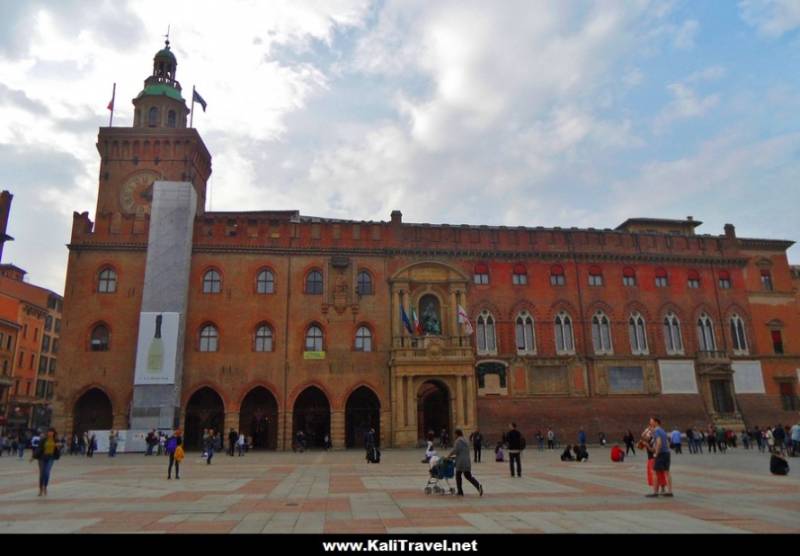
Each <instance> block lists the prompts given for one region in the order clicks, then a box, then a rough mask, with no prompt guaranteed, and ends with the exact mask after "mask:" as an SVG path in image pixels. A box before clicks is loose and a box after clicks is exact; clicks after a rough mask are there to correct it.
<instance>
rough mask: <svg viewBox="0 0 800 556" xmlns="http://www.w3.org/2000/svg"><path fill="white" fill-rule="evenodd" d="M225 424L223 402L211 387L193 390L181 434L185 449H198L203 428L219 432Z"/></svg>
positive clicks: (200, 445)
mask: <svg viewBox="0 0 800 556" xmlns="http://www.w3.org/2000/svg"><path fill="white" fill-rule="evenodd" d="M224 424H225V404H224V403H223V402H222V398H221V397H220V396H219V394H217V393H216V392H215V391H214V390H212V389H211V388H208V387H206V388H201V389H200V390H198V391H197V392H195V393H194V394H193V395H192V397H191V398H189V403H188V404H187V405H186V426H185V428H186V432H185V434H184V436H183V439H184V442H185V443H186V448H187V449H190V450H192V449H199V448H201V447H202V444H203V430H204V429H214V433H215V434H216V433H217V432H221V433H222V434H223V436H224V435H225V431H223V430H222V427H223V425H224Z"/></svg>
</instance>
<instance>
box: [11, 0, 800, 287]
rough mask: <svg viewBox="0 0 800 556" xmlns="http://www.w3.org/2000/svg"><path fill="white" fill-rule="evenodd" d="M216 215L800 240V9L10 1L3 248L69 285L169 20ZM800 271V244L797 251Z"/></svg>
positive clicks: (507, 0)
mask: <svg viewBox="0 0 800 556" xmlns="http://www.w3.org/2000/svg"><path fill="white" fill-rule="evenodd" d="M168 26H169V29H170V40H171V44H172V50H173V52H174V53H175V55H176V56H177V59H178V67H177V78H178V80H179V81H180V82H181V84H182V86H183V90H184V98H187V99H189V100H191V89H192V86H193V85H195V86H196V87H197V90H198V92H200V94H201V95H202V96H203V97H204V99H205V100H206V101H207V103H208V108H207V111H206V112H205V113H204V112H202V111H200V110H198V112H197V114H196V116H195V118H194V125H195V127H196V128H197V130H198V131H199V132H200V134H201V136H202V137H203V140H204V141H205V143H206V145H207V146H208V148H209V151H210V152H211V154H212V156H213V162H212V164H213V174H212V177H211V180H210V181H209V191H210V194H209V196H208V197H209V198H208V203H207V207H206V209H207V210H233V211H235V210H289V209H297V210H299V211H300V212H301V213H302V214H305V215H310V216H321V217H329V218H343V219H352V220H384V221H386V220H389V215H390V213H391V211H392V210H394V209H399V210H401V211H402V213H403V220H404V221H406V222H429V223H449V224H488V225H507V226H546V227H550V226H561V227H564V228H569V227H572V226H577V227H595V228H614V227H616V226H617V225H619V224H620V223H622V222H623V221H624V220H626V219H627V218H631V217H659V218H685V217H686V216H688V215H692V216H693V217H694V218H695V219H696V220H700V221H702V222H704V224H703V226H701V227H700V228H698V230H697V231H698V233H705V234H713V235H720V234H722V233H723V226H724V224H725V223H728V222H730V223H733V224H734V225H735V226H736V231H737V235H739V236H740V237H763V238H772V239H790V240H800V218H799V217H798V207H799V206H800V187H798V185H799V184H800V71H798V70H799V69H800V1H798V0H706V1H704V2H695V1H690V0H686V1H683V0H660V1H649V0H631V1H627V2H624V1H621V0H614V1H596V2H587V1H583V0H580V1H577V0H576V1H573V0H559V1H557V2H556V1H549V2H545V1H536V0H523V1H516V0H504V1H503V2H485V1H470V0H437V1H430V0H402V1H394V0H378V1H369V0H320V1H312V0H288V1H281V0H271V1H269V2H261V1H240V2H217V1H208V0H199V1H198V0H194V1H181V0H173V1H170V2H163V1H155V0H113V1H112V0H28V1H25V2H22V1H18V0H0V188H2V189H7V190H9V191H11V192H12V193H13V194H14V201H13V205H12V213H11V219H10V222H9V229H8V233H9V234H10V235H11V236H13V237H14V238H15V241H13V242H11V243H10V244H9V245H8V246H7V247H6V250H5V253H4V257H3V262H5V263H13V264H16V265H17V266H20V267H22V268H24V269H26V270H27V271H28V272H29V275H28V277H27V278H28V280H29V281H30V282H32V283H35V284H38V285H42V286H44V287H47V288H50V289H52V290H54V291H57V292H62V291H63V287H64V280H65V274H66V262H67V256H68V251H67V248H66V244H67V243H68V242H69V238H70V231H71V226H72V213H73V211H77V212H84V211H89V213H90V215H91V216H92V218H93V217H94V209H95V206H96V198H97V189H98V172H99V161H100V159H99V156H98V154H97V150H96V147H95V143H96V140H97V132H98V128H99V127H101V126H106V125H108V116H109V114H108V110H107V109H106V106H107V104H108V102H109V100H110V99H111V90H112V84H113V83H116V84H117V96H116V111H115V113H114V125H115V126H130V125H132V121H133V110H132V105H131V103H130V99H133V98H134V97H135V96H136V95H137V94H138V93H139V91H141V89H142V87H143V81H144V79H145V78H146V77H147V76H148V75H149V74H150V73H151V71H152V59H153V55H154V54H155V53H156V51H158V50H159V49H161V48H162V47H163V41H164V37H163V35H164V34H165V33H166V31H167V28H168ZM789 259H790V262H792V263H794V264H800V247H798V246H795V247H793V248H792V249H791V250H790V251H789Z"/></svg>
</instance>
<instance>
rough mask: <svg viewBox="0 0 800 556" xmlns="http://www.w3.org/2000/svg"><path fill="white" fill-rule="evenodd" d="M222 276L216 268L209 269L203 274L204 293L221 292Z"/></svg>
mask: <svg viewBox="0 0 800 556" xmlns="http://www.w3.org/2000/svg"><path fill="white" fill-rule="evenodd" d="M221 291H222V278H221V277H220V275H219V272H217V271H216V270H209V271H208V272H206V273H205V275H204V276H203V293H220V292H221Z"/></svg>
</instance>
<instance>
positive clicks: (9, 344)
mask: <svg viewBox="0 0 800 556" xmlns="http://www.w3.org/2000/svg"><path fill="white" fill-rule="evenodd" d="M56 322H60V321H56ZM53 344H54V345H55V341H53ZM6 349H7V350H8V351H11V336H10V335H9V337H8V338H6ZM53 353H55V351H54V352H53Z"/></svg>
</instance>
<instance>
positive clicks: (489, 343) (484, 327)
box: [478, 311, 497, 353]
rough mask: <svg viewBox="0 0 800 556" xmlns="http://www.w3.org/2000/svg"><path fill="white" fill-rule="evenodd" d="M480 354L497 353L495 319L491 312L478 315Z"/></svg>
mask: <svg viewBox="0 0 800 556" xmlns="http://www.w3.org/2000/svg"><path fill="white" fill-rule="evenodd" d="M478 353H497V337H496V336H495V323H494V317H493V316H492V314H491V313H490V312H489V311H483V312H482V313H481V314H480V315H478Z"/></svg>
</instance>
